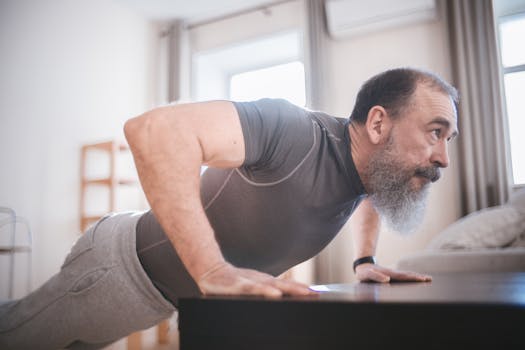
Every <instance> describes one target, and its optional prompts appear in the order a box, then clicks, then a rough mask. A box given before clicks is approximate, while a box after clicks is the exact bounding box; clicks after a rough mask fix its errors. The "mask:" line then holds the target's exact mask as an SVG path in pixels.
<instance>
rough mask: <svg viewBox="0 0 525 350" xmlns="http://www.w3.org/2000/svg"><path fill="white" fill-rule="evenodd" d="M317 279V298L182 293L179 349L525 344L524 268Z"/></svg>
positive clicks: (522, 346)
mask: <svg viewBox="0 0 525 350" xmlns="http://www.w3.org/2000/svg"><path fill="white" fill-rule="evenodd" d="M433 277H434V279H433V281H432V282H429V283H390V284H376V283H356V284H333V285H326V286H316V287H315V288H316V289H318V290H324V292H322V293H320V296H319V297H318V298H296V297H285V298H282V299H275V300H272V299H264V298H257V297H201V298H192V299H181V300H180V301H179V331H180V346H181V350H188V349H272V350H274V349H287V350H289V349H301V350H304V349H367V350H368V349H384V348H385V347H389V348H392V347H393V348H396V349H407V348H410V349H470V348H475V349H487V348H492V349H514V348H515V349H522V350H523V349H525V272H524V273H487V274H459V273H457V274H442V275H434V276H433Z"/></svg>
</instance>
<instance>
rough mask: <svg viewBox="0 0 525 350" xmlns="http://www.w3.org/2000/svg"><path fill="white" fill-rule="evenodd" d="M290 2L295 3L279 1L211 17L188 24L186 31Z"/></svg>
mask: <svg viewBox="0 0 525 350" xmlns="http://www.w3.org/2000/svg"><path fill="white" fill-rule="evenodd" d="M292 1H296V0H281V1H274V2H268V3H266V4H264V5H259V6H256V7H252V8H248V9H246V10H241V11H237V12H232V13H229V14H227V15H223V16H217V17H213V18H210V19H207V20H203V21H200V22H195V23H193V24H188V25H187V27H186V28H187V29H194V28H197V27H201V26H204V25H207V24H211V23H215V22H219V21H222V20H225V19H230V18H235V17H238V16H241V15H245V14H248V13H252V12H257V11H268V10H269V9H270V7H273V6H277V5H282V4H284V3H287V2H292Z"/></svg>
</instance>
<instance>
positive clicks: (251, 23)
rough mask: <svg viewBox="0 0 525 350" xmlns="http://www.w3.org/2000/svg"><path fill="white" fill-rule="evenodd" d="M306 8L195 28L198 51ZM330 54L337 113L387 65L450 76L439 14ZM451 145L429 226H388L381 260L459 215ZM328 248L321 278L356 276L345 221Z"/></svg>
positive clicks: (350, 41) (279, 26)
mask: <svg viewBox="0 0 525 350" xmlns="http://www.w3.org/2000/svg"><path fill="white" fill-rule="evenodd" d="M303 11H304V8H303V6H302V2H300V1H295V2H290V3H286V4H283V5H280V6H275V7H273V8H272V10H271V15H270V16H267V15H264V14H263V13H261V12H260V11H258V12H255V13H251V14H247V15H243V16H239V17H235V18H233V19H229V20H224V21H220V22H216V23H214V24H210V25H205V26H202V27H199V28H195V29H193V30H192V31H191V33H190V34H191V35H190V37H191V40H192V45H193V51H194V52H195V51H197V52H198V51H202V52H207V51H209V50H213V49H216V48H218V47H222V46H225V47H227V46H228V45H232V44H234V43H236V42H242V41H245V40H247V39H249V38H253V37H256V36H260V35H271V34H272V33H275V32H279V31H283V30H287V29H291V28H297V27H299V28H301V26H303V25H304V16H303V13H304V12H303ZM238 28H243V29H242V30H239V29H238ZM326 54H327V59H328V69H327V71H328V74H329V76H327V77H326V79H328V84H329V86H330V89H329V94H328V95H329V96H328V99H329V101H328V103H327V105H328V106H330V107H329V108H328V109H327V112H330V113H332V114H334V115H337V116H345V117H346V116H348V115H349V114H350V112H351V109H352V107H353V104H354V100H355V96H356V94H357V91H358V89H359V87H360V86H361V84H362V83H363V82H364V81H365V80H366V79H368V78H369V77H371V76H372V75H374V74H377V73H379V72H381V71H383V70H386V69H389V68H394V67H399V66H410V67H418V68H424V69H429V70H431V71H434V72H436V73H438V74H440V75H442V76H443V77H444V78H445V79H447V80H449V81H450V77H451V72H450V62H449V56H448V44H447V41H446V35H445V33H444V31H443V30H442V23H441V22H440V21H439V20H436V21H432V22H425V23H420V24H411V25H406V26H403V27H398V28H393V29H388V30H384V31H381V32H375V33H369V34H366V35H361V36H357V37H351V38H346V39H344V40H339V41H334V40H331V41H330V42H329V44H328V52H327V53H326ZM451 148H452V149H451V158H452V164H451V166H450V168H449V169H448V170H446V171H445V172H444V176H443V177H442V179H441V180H440V182H439V183H438V184H436V185H435V186H434V187H433V188H432V190H431V193H430V196H429V205H428V210H427V215H426V217H425V220H424V223H423V227H424V228H423V229H422V230H421V231H420V232H418V233H416V234H415V235H414V236H410V237H401V236H398V235H396V234H394V233H391V232H388V231H387V230H383V232H382V233H381V236H380V241H379V248H378V254H377V256H378V259H379V261H380V263H381V264H384V265H387V266H394V265H395V263H396V262H397V260H398V259H399V258H400V257H401V256H403V255H405V254H409V253H411V252H415V251H417V250H421V249H423V248H424V247H425V245H426V244H427V243H428V241H429V240H430V239H431V238H432V237H433V236H434V235H435V234H436V233H438V232H439V231H440V230H441V229H442V228H444V227H445V226H447V225H448V224H450V223H451V222H453V221H455V220H456V219H457V218H458V217H459V216H460V207H459V203H460V198H459V191H458V186H459V172H458V169H457V158H456V157H455V153H456V146H455V145H453V146H452V147H451ZM329 251H330V253H329V259H330V260H331V262H332V263H331V267H330V269H328V272H327V274H326V276H325V277H324V278H323V281H322V282H336V281H338V282H343V281H352V280H353V272H352V267H351V266H352V261H353V259H354V258H353V256H352V253H351V252H352V242H351V233H350V232H348V229H347V228H346V227H345V228H344V229H343V231H342V232H341V234H340V235H339V236H338V237H337V238H336V239H335V240H334V242H332V244H331V245H330V246H329Z"/></svg>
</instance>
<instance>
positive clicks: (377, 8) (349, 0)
mask: <svg viewBox="0 0 525 350" xmlns="http://www.w3.org/2000/svg"><path fill="white" fill-rule="evenodd" d="M325 9H326V17H327V22H328V31H329V33H330V35H331V36H332V37H333V38H336V39H337V38H343V37H347V36H352V35H360V34H365V33H370V32H372V31H379V30H385V29H389V28H393V27H396V26H401V25H406V24H411V23H416V22H423V21H429V20H433V19H436V18H437V11H436V3H435V0H326V2H325Z"/></svg>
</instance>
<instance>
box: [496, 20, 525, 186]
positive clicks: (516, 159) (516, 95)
mask: <svg viewBox="0 0 525 350" xmlns="http://www.w3.org/2000/svg"><path fill="white" fill-rule="evenodd" d="M524 37H525V13H521V14H517V15H512V16H507V17H502V18H500V22H499V42H500V54H501V63H502V72H503V85H504V95H505V104H506V112H507V123H508V125H507V126H508V130H509V133H508V135H509V140H508V142H509V148H510V155H511V162H512V178H513V182H514V185H525V157H524V151H525V138H524V137H523V133H524V131H525V99H524V98H523V92H524V91H525V45H524V44H523V38H524Z"/></svg>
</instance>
